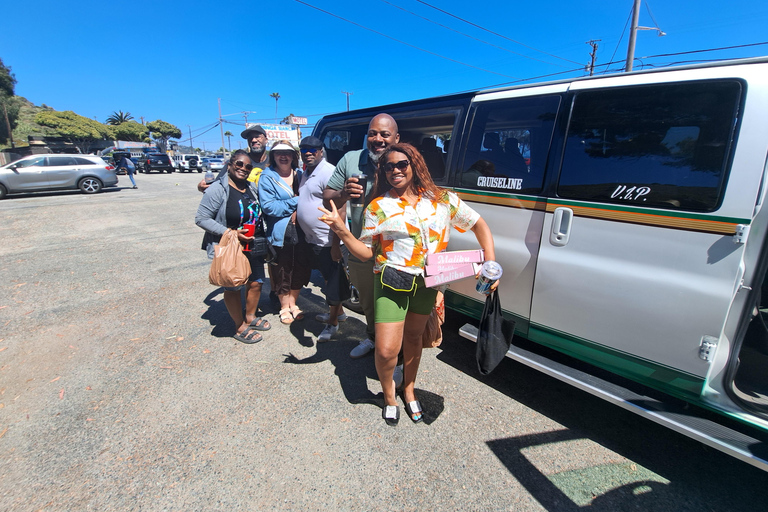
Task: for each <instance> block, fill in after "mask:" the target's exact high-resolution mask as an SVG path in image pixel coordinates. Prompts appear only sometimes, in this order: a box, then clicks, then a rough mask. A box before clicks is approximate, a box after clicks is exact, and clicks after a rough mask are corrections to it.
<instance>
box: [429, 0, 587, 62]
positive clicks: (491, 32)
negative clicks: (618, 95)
mask: <svg viewBox="0 0 768 512" xmlns="http://www.w3.org/2000/svg"><path fill="white" fill-rule="evenodd" d="M416 1H417V2H419V3H420V4H424V5H426V6H427V7H431V8H432V9H434V10H436V11H440V12H441V13H443V14H447V15H448V16H451V17H452V18H456V19H457V20H459V21H463V22H464V23H466V24H468V25H472V26H473V27H475V28H479V29H480V30H484V31H486V32H488V33H489V34H493V35H495V36H497V37H501V38H502V39H506V40H507V41H512V42H513V43H515V44H519V45H520V46H525V47H526V48H528V49H529V50H533V51H535V52H539V53H543V54H544V55H549V56H550V57H554V58H556V59H560V60H564V61H566V62H570V63H571V64H579V63H578V62H576V61H573V60H568V59H564V58H562V57H558V56H557V55H554V54H551V53H548V52H545V51H544V50H539V49H538V48H534V47H533V46H528V45H527V44H525V43H521V42H520V41H515V40H514V39H512V38H509V37H507V36H505V35H502V34H499V33H498V32H494V31H492V30H488V29H487V28H485V27H481V26H480V25H478V24H476V23H472V22H471V21H467V20H465V19H464V18H460V17H458V16H456V15H455V14H451V13H450V12H448V11H444V10H442V9H440V8H439V7H435V6H434V5H431V4H428V3H427V2H424V1H422V0H416ZM579 65H581V64H579Z"/></svg>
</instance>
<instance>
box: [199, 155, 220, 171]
mask: <svg viewBox="0 0 768 512" xmlns="http://www.w3.org/2000/svg"><path fill="white" fill-rule="evenodd" d="M223 168H224V159H223V158H203V170H205V171H220V170H222V169H223Z"/></svg>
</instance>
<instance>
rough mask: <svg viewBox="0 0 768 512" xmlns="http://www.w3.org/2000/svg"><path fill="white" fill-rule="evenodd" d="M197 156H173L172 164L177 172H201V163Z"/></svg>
mask: <svg viewBox="0 0 768 512" xmlns="http://www.w3.org/2000/svg"><path fill="white" fill-rule="evenodd" d="M200 160H201V159H200V157H199V156H197V155H174V157H173V162H174V164H176V168H177V169H178V170H179V172H194V171H197V172H203V167H202V162H201V161H200Z"/></svg>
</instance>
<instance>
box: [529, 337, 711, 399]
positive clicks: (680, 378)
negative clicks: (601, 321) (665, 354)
mask: <svg viewBox="0 0 768 512" xmlns="http://www.w3.org/2000/svg"><path fill="white" fill-rule="evenodd" d="M528 339H530V340H531V341H535V342H536V343H540V344H542V345H544V346H546V347H550V348H553V349H555V350H557V351H558V352H562V353H564V354H567V355H569V356H572V357H575V358H576V359H579V360H581V361H584V362H587V363H589V364H592V365H594V366H597V367H598V368H602V369H604V370H608V371H610V372H613V373H616V374H618V375H621V376H622V377H627V378H629V379H632V380H634V381H636V382H639V383H641V384H644V385H646V386H649V387H652V388H655V389H658V390H660V391H664V392H665V393H669V394H670V395H673V396H677V397H678V398H682V399H683V400H688V401H697V400H698V399H699V397H700V395H701V390H702V388H703V386H704V379H703V378H702V377H699V376H697V375H693V374H691V373H688V372H683V371H680V370H677V369H675V368H672V367H670V366H666V365H663V364H659V363H657V362H654V361H649V360H647V359H643V358H640V357H637V356H634V355H632V354H627V353H625V352H622V351H619V350H615V349H612V348H610V347H606V346H605V345H600V344H598V343H595V342H593V341H590V340H587V339H584V338H579V337H577V336H573V335H570V334H568V333H564V332H560V331H557V330H555V329H550V328H548V327H545V326H543V325H539V324H535V323H531V324H530V326H529V328H528Z"/></svg>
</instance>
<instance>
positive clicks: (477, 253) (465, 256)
mask: <svg viewBox="0 0 768 512" xmlns="http://www.w3.org/2000/svg"><path fill="white" fill-rule="evenodd" d="M483 261H485V258H484V257H483V250H482V249H476V250H474V251H448V252H438V253H436V254H427V265H443V266H446V267H448V266H456V265H461V264H463V263H482V262H483Z"/></svg>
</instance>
